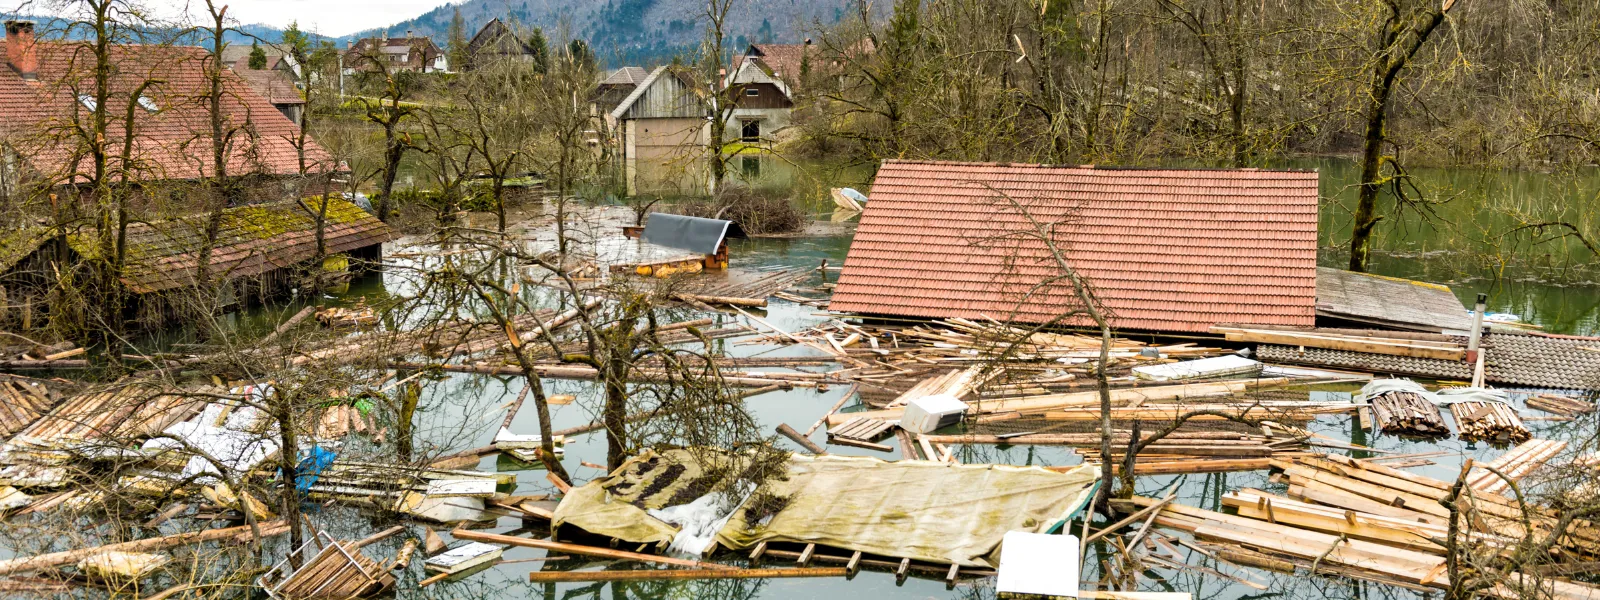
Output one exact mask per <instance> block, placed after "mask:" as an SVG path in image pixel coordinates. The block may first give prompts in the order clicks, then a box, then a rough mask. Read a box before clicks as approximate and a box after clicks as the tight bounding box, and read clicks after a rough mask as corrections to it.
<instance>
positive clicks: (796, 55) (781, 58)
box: [733, 44, 816, 82]
mask: <svg viewBox="0 0 1600 600" xmlns="http://www.w3.org/2000/svg"><path fill="white" fill-rule="evenodd" d="M807 53H811V54H812V55H813V56H815V55H816V50H815V48H813V47H812V46H811V45H810V44H750V49H749V50H748V51H747V52H746V53H745V54H744V56H754V57H757V58H759V59H760V60H761V62H762V63H763V64H765V65H767V68H768V69H771V70H772V74H773V75H775V76H777V77H778V78H779V79H784V80H787V81H791V82H793V81H796V80H797V79H799V77H800V65H801V63H803V62H805V56H806V54H807ZM743 62H744V60H743V56H740V57H734V61H733V64H734V66H738V65H739V64H741V63H743Z"/></svg>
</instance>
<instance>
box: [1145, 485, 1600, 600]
mask: <svg viewBox="0 0 1600 600" xmlns="http://www.w3.org/2000/svg"><path fill="white" fill-rule="evenodd" d="M1224 502H1225V503H1226V504H1227V505H1228V506H1233V507H1236V508H1238V509H1240V513H1239V514H1237V515H1230V514H1225V513H1220V512H1213V511H1208V510H1204V509H1200V508H1195V507H1190V506H1184V505H1181V504H1175V503H1166V504H1165V505H1163V504H1162V501H1159V500H1155V499H1151V498H1137V497H1136V498H1133V499H1131V500H1128V501H1114V503H1115V504H1117V505H1119V506H1122V507H1126V510H1128V511H1129V512H1133V511H1135V510H1139V509H1145V508H1152V507H1159V508H1158V509H1157V510H1156V512H1155V515H1154V520H1153V522H1154V523H1155V524H1156V525H1159V526H1162V527H1167V528H1170V529H1175V530H1179V531H1185V532H1188V533H1190V534H1193V535H1194V536H1195V537H1196V538H1199V539H1201V540H1207V541H1210V542H1214V543H1218V544H1220V548H1226V549H1230V550H1233V551H1229V552H1218V553H1215V554H1216V555H1217V556H1219V557H1223V558H1228V559H1236V558H1240V557H1249V556H1251V555H1257V556H1260V557H1261V558H1258V559H1254V560H1250V561H1248V563H1247V564H1261V565H1263V566H1274V567H1275V568H1280V569H1286V570H1288V571H1293V570H1295V569H1296V567H1300V566H1304V567H1308V568H1309V570H1310V571H1311V572H1312V573H1313V574H1338V575H1344V576H1347V577H1354V578H1359V579H1365V580H1369V581H1376V582H1380V583H1388V584H1393V585H1398V586H1402V587H1407V588H1411V589H1417V590H1420V591H1426V590H1428V589H1429V588H1436V589H1443V588H1447V587H1448V586H1449V584H1450V581H1449V576H1448V573H1447V569H1448V565H1447V564H1446V562H1445V558H1444V556H1443V549H1442V548H1439V547H1438V546H1436V545H1433V543H1432V542H1431V540H1430V539H1429V538H1431V537H1434V536H1435V535H1436V534H1437V528H1438V527H1439V526H1438V525H1429V524H1423V523H1416V522H1414V521H1408V520H1406V519H1404V518H1398V519H1397V518H1387V517H1384V516H1382V515H1375V514H1361V513H1359V512H1357V511H1352V510H1343V511H1341V510H1330V509H1328V508H1325V507H1321V506H1318V505H1316V504H1312V503H1306V502H1297V501H1295V500H1292V499H1289V498H1284V497H1281V496H1274V495H1272V494H1268V493H1265V492H1261V491H1259V490H1249V489H1247V490H1242V491H1240V492H1235V493H1233V494H1229V495H1228V496H1226V497H1225V498H1224ZM1480 539H1489V538H1480ZM1502 541H1504V540H1502ZM1240 562H1247V561H1243V560H1241V561H1240ZM1277 565H1282V566H1277ZM1513 579H1514V580H1520V574H1513ZM1544 584H1545V589H1546V590H1547V591H1548V592H1549V597H1550V598H1557V599H1561V600H1568V599H1571V600H1579V599H1587V598H1594V597H1600V588H1596V587H1593V586H1589V585H1586V584H1581V583H1576V582H1572V581H1565V580H1556V579H1550V580H1546V581H1545V582H1544ZM1488 591H1489V593H1490V594H1491V595H1493V596H1498V597H1502V598H1518V597H1519V596H1518V595H1517V594H1516V593H1515V591H1514V590H1512V589H1510V588H1509V587H1508V586H1498V587H1494V588H1492V589H1490V590H1488Z"/></svg>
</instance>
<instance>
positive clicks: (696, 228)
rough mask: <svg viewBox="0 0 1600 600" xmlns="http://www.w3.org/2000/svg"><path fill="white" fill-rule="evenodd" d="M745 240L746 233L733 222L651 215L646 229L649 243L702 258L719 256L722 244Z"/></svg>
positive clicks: (645, 234) (665, 214)
mask: <svg viewBox="0 0 1600 600" xmlns="http://www.w3.org/2000/svg"><path fill="white" fill-rule="evenodd" d="M743 237H745V235H744V230H743V229H741V228H740V227H739V224H738V223H734V222H733V221H724V220H722V219H706V218H702V217H688V216H684V215H673V214H667V213H651V214H650V221H649V222H648V223H645V227H644V241H646V242H650V243H652V244H655V245H658V246H666V247H668V248H677V249H679V250H688V251H690V252H696V253H699V254H716V253H717V248H718V247H719V246H721V245H722V240H724V239H727V238H743Z"/></svg>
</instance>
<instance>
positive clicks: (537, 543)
mask: <svg viewBox="0 0 1600 600" xmlns="http://www.w3.org/2000/svg"><path fill="white" fill-rule="evenodd" d="M450 535H452V536H454V537H455V538H456V539H458V540H469V541H474V542H488V543H492V544H507V545H511V546H522V547H524V548H540V549H544V550H554V551H557V552H566V553H568V554H580V555H583V556H598V557H601V558H615V559H622V560H637V561H641V562H653V563H660V564H663V565H674V566H679V567H691V568H694V569H700V570H722V569H737V568H738V567H730V566H727V565H719V564H716V563H708V562H701V561H698V560H684V559H681V558H672V557H670V556H656V555H654V554H640V553H638V552H628V551H626V550H612V549H610V548H599V547H595V546H585V545H583V544H568V543H565V542H556V541H551V540H535V539H531V538H525V537H517V536H512V535H500V534H497V533H484V532H481V531H472V530H469V529H452V530H450Z"/></svg>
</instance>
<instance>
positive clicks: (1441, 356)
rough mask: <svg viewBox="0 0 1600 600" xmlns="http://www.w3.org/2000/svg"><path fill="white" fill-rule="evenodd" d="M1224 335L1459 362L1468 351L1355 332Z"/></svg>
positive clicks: (1239, 339)
mask: <svg viewBox="0 0 1600 600" xmlns="http://www.w3.org/2000/svg"><path fill="white" fill-rule="evenodd" d="M1224 336H1225V337H1226V338H1227V340H1228V341H1230V342H1254V343H1257V344H1278V345H1282V346H1305V347H1309V348H1324V349H1328V350H1348V351H1351V352H1364V353H1367V354H1385V355H1389V356H1408V357H1412V358H1432V359H1438V360H1448V361H1457V362H1459V361H1461V360H1462V359H1464V358H1465V357H1466V355H1467V349H1466V348H1463V347H1461V346H1454V347H1445V346H1442V345H1434V344H1431V343H1425V342H1415V341H1407V342H1402V341H1398V340H1382V339H1378V338H1362V337H1354V336H1335V335H1314V334H1301V333H1291V332H1285V331H1266V330H1259V329H1241V330H1228V331H1226V332H1224Z"/></svg>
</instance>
